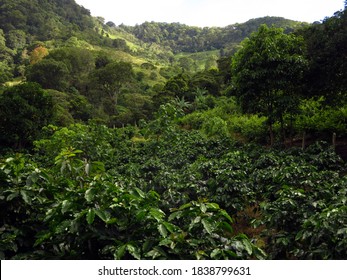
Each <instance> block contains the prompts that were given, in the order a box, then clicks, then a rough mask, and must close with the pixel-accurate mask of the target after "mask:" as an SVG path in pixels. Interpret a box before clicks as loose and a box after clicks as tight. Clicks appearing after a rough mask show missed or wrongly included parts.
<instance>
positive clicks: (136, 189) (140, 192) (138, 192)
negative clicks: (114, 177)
mask: <svg viewBox="0 0 347 280" xmlns="http://www.w3.org/2000/svg"><path fill="white" fill-rule="evenodd" d="M134 190H135V191H136V193H137V194H138V195H139V196H140V197H141V198H145V197H146V195H145V193H144V192H143V191H142V190H140V189H139V188H135V189H134Z"/></svg>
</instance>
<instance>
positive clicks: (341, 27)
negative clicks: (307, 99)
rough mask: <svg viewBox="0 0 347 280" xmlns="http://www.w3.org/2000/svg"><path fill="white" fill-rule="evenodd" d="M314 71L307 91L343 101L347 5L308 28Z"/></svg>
mask: <svg viewBox="0 0 347 280" xmlns="http://www.w3.org/2000/svg"><path fill="white" fill-rule="evenodd" d="M304 37H305V41H306V43H307V56H308V59H309V62H310V71H309V72H308V75H307V81H308V82H307V92H308V93H310V95H319V96H321V95H324V96H325V97H326V100H327V101H328V102H330V103H334V102H338V103H340V101H341V98H342V97H345V98H346V92H347V7H346V8H345V10H344V11H340V12H337V13H335V15H334V16H332V17H330V18H327V19H325V20H324V21H323V22H322V23H321V24H315V25H312V26H311V27H310V28H308V29H306V30H305V31H304Z"/></svg>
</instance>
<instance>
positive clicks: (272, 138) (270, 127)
mask: <svg viewBox="0 0 347 280" xmlns="http://www.w3.org/2000/svg"><path fill="white" fill-rule="evenodd" d="M269 133H270V146H271V148H272V147H273V146H274V144H275V136H274V131H273V126H272V123H270V124H269Z"/></svg>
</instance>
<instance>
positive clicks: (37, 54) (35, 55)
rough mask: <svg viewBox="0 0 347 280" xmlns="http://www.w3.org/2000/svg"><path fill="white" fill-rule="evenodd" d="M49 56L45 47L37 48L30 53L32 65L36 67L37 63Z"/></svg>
mask: <svg viewBox="0 0 347 280" xmlns="http://www.w3.org/2000/svg"><path fill="white" fill-rule="evenodd" d="M47 55H48V50H47V48H45V47H43V46H37V47H36V48H35V49H34V50H33V51H32V52H31V53H30V64H31V65H34V64H35V63H38V62H39V61H41V60H42V59H43V58H44V57H45V56H47Z"/></svg>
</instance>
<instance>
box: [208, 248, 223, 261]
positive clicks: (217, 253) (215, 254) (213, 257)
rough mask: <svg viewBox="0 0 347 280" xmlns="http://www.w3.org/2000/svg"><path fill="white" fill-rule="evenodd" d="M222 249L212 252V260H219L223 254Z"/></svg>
mask: <svg viewBox="0 0 347 280" xmlns="http://www.w3.org/2000/svg"><path fill="white" fill-rule="evenodd" d="M221 252H222V251H221V249H214V250H213V251H212V252H211V255H210V256H211V259H219V258H218V256H219V255H220V254H221Z"/></svg>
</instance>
